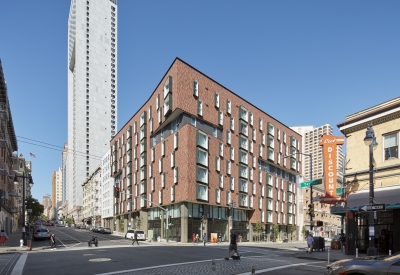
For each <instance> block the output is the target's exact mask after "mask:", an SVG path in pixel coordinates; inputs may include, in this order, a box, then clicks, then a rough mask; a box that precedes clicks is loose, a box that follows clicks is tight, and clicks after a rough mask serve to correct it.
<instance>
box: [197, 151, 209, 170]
mask: <svg viewBox="0 0 400 275" xmlns="http://www.w3.org/2000/svg"><path fill="white" fill-rule="evenodd" d="M197 163H198V164H201V165H204V166H208V152H207V151H204V150H202V149H200V148H197Z"/></svg>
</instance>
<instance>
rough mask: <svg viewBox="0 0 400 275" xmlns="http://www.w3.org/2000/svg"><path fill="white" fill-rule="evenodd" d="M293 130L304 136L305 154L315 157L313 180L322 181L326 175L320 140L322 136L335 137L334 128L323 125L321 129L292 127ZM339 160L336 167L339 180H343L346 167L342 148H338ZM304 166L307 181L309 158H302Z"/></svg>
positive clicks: (308, 177) (308, 176)
mask: <svg viewBox="0 0 400 275" xmlns="http://www.w3.org/2000/svg"><path fill="white" fill-rule="evenodd" d="M290 128H291V129H292V130H294V131H296V132H297V133H299V134H300V135H302V144H303V146H302V148H303V153H305V154H310V153H312V157H313V165H312V178H313V179H320V178H322V176H323V173H324V167H323V154H322V146H320V145H319V138H320V137H321V136H322V135H333V129H332V126H331V125H329V124H325V125H322V126H320V127H317V128H315V127H314V126H298V127H290ZM336 153H337V160H336V165H337V166H336V167H337V169H338V171H337V179H338V180H340V181H341V180H342V178H343V167H344V166H343V165H344V155H343V150H342V146H337V148H336ZM302 164H303V175H304V177H305V179H307V180H308V179H310V170H311V169H310V168H311V166H310V159H309V158H308V157H304V156H303V157H302Z"/></svg>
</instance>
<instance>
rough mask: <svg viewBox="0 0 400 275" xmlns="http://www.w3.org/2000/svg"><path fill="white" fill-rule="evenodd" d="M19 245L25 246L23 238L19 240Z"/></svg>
mask: <svg viewBox="0 0 400 275" xmlns="http://www.w3.org/2000/svg"><path fill="white" fill-rule="evenodd" d="M19 246H20V247H23V246H24V240H23V239H21V240H19Z"/></svg>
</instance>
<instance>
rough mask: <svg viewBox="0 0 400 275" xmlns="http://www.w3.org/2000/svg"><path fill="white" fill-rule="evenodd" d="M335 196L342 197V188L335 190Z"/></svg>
mask: <svg viewBox="0 0 400 275" xmlns="http://www.w3.org/2000/svg"><path fill="white" fill-rule="evenodd" d="M336 195H338V196H341V195H342V187H338V188H336Z"/></svg>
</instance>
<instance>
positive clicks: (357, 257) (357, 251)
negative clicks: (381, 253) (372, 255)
mask: <svg viewBox="0 0 400 275" xmlns="http://www.w3.org/2000/svg"><path fill="white" fill-rule="evenodd" d="M356 258H358V248H356Z"/></svg>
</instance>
